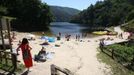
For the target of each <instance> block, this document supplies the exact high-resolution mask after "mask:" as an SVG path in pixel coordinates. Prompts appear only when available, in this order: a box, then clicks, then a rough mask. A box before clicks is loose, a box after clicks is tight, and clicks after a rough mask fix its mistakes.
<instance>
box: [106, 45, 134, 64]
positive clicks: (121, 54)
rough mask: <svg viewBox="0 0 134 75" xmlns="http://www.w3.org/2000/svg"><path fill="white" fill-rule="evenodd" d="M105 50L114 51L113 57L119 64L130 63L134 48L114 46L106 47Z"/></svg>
mask: <svg viewBox="0 0 134 75" xmlns="http://www.w3.org/2000/svg"><path fill="white" fill-rule="evenodd" d="M107 48H108V49H112V50H114V53H115V57H116V58H117V60H118V61H120V62H126V63H130V62H131V61H132V60H133V58H134V47H128V46H125V45H120V44H114V45H110V46H107Z"/></svg>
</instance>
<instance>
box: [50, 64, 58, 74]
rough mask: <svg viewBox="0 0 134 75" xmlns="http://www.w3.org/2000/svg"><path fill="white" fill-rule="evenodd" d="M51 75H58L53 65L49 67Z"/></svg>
mask: <svg viewBox="0 0 134 75" xmlns="http://www.w3.org/2000/svg"><path fill="white" fill-rule="evenodd" d="M51 75H58V74H57V70H56V68H55V65H53V64H52V65H51Z"/></svg>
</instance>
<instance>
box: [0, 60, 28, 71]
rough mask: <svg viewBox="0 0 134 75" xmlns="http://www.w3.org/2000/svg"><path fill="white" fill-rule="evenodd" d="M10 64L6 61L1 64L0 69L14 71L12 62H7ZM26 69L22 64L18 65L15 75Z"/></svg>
mask: <svg viewBox="0 0 134 75" xmlns="http://www.w3.org/2000/svg"><path fill="white" fill-rule="evenodd" d="M7 62H8V64H7V65H6V64H5V61H4V60H3V62H1V64H0V69H1V70H7V71H11V70H12V69H13V67H12V66H13V65H12V61H11V60H7ZM24 69H25V67H24V65H23V64H21V63H17V69H16V70H15V73H20V72H22V71H23V70H24Z"/></svg>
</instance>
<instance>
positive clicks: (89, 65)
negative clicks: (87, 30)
mask: <svg viewBox="0 0 134 75" xmlns="http://www.w3.org/2000/svg"><path fill="white" fill-rule="evenodd" d="M26 35H28V33H18V32H17V36H16V37H17V39H16V40H14V42H13V48H17V44H18V41H19V40H21V39H22V38H23V37H25V36H26ZM104 37H105V38H106V37H107V36H100V37H95V38H83V39H82V40H83V42H78V41H75V39H71V40H70V41H65V39H64V38H62V39H61V40H60V41H56V42H55V43H50V45H49V46H44V47H45V48H46V51H47V52H54V55H53V58H52V59H48V60H47V61H46V62H34V66H33V67H32V68H31V72H29V73H28V75H51V73H50V65H51V64H55V65H57V66H59V67H61V68H67V69H69V70H70V71H71V72H73V74H74V75H111V74H112V72H111V69H110V66H108V65H106V64H104V63H102V62H99V60H98V59H97V57H96V55H97V53H98V52H99V51H98V50H97V48H98V46H99V41H98V40H99V39H101V38H104ZM112 38H115V37H114V36H112ZM120 41H124V40H122V39H118V38H117V39H114V42H120ZM29 42H30V46H31V47H32V50H31V53H32V56H33V57H34V55H35V54H37V53H38V52H39V50H40V49H41V47H42V46H41V45H40V44H41V43H43V42H44V40H41V39H40V36H36V40H35V41H29ZM55 44H59V45H60V47H55ZM19 53H20V55H19V56H18V60H20V61H21V63H23V60H22V55H21V51H19Z"/></svg>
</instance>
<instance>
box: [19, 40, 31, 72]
mask: <svg viewBox="0 0 134 75" xmlns="http://www.w3.org/2000/svg"><path fill="white" fill-rule="evenodd" d="M19 48H21V51H22V57H23V60H24V64H25V67H26V68H27V69H28V71H29V68H30V67H32V66H33V62H32V56H31V52H30V51H31V49H32V48H31V47H30V46H29V42H28V40H27V39H26V38H23V40H22V43H21V44H20V45H19V47H18V48H17V54H18V51H19Z"/></svg>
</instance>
